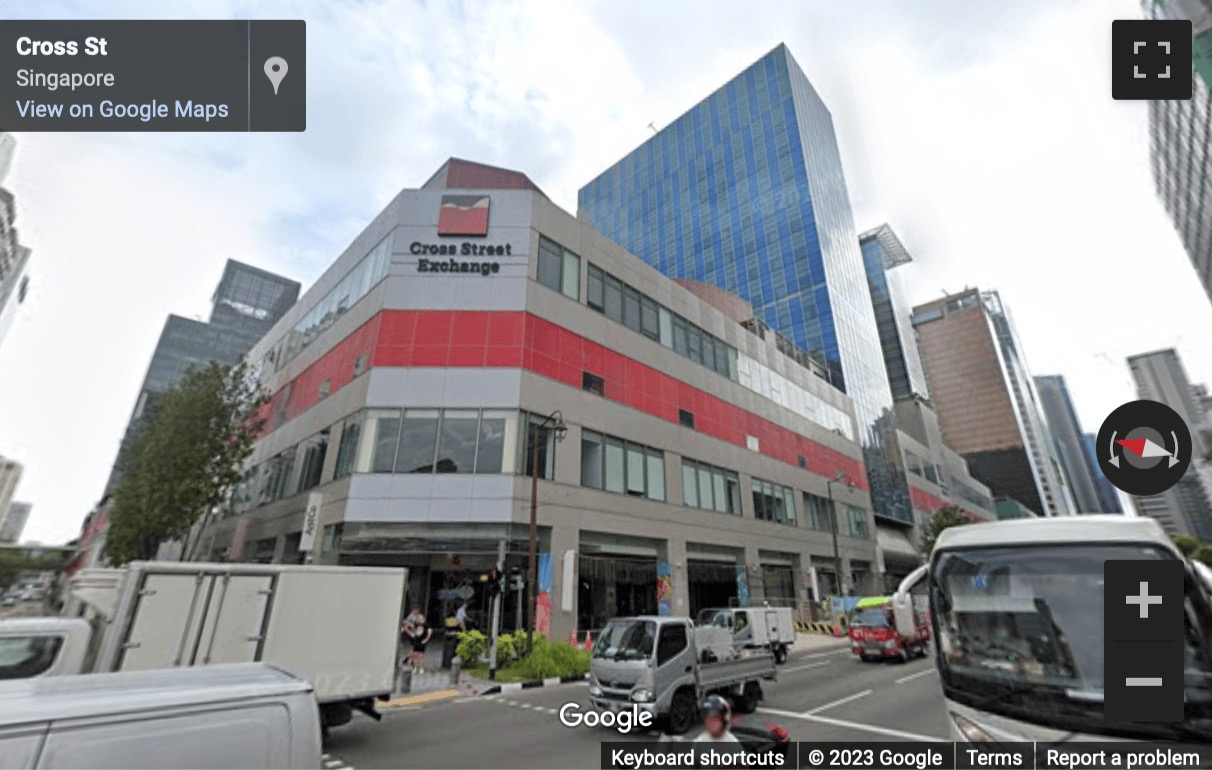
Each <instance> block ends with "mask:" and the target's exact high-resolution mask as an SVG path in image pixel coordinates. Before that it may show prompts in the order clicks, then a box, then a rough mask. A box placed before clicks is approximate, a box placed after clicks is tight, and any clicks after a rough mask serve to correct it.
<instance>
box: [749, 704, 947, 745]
mask: <svg viewBox="0 0 1212 770" xmlns="http://www.w3.org/2000/svg"><path fill="white" fill-rule="evenodd" d="M758 713H759V714H773V715H774V716H778V717H787V718H789V719H803V720H805V721H808V722H817V723H819V724H825V725H833V726H834V727H848V728H850V729H851V730H861V731H863V732H868V733H875V734H876V735H887V736H890V737H893V738H903V739H905V740H908V741H922V742H924V743H945V742H947V739H946V738H939V737H937V736H934V735H920V734H918V733H909V732H905V731H904V730H891V729H889V728H887V727H876V726H875V725H865V724H862V723H861V722H850V721H848V720H845V719H833V718H831V717H818V716H813V715H812V714H797V713H796V712H794V711H782V710H780V709H767V708H760V709H758Z"/></svg>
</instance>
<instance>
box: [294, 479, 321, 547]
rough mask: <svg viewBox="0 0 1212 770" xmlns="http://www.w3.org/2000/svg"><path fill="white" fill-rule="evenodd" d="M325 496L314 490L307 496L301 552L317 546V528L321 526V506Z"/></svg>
mask: <svg viewBox="0 0 1212 770" xmlns="http://www.w3.org/2000/svg"><path fill="white" fill-rule="evenodd" d="M323 503H324V496H323V495H321V494H320V493H319V492H312V493H311V494H310V495H308V496H307V510H306V511H304V512H303V533H302V534H301V535H300V537H299V552H300V553H303V552H305V551H311V550H313V549H314V548H315V546H316V530H318V529H319V528H320V506H321V505H322V504H323Z"/></svg>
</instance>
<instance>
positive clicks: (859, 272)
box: [578, 45, 912, 523]
mask: <svg viewBox="0 0 1212 770" xmlns="http://www.w3.org/2000/svg"><path fill="white" fill-rule="evenodd" d="M578 204H579V210H580V216H581V217H582V219H584V220H585V221H586V222H587V223H588V224H589V225H590V226H591V227H593V228H594V229H595V230H598V231H599V232H601V233H603V234H605V235H606V236H607V237H609V238H611V239H612V240H614V241H615V242H617V243H618V244H619V245H621V246H623V247H624V248H626V249H627V250H628V251H630V252H631V253H633V254H636V255H637V256H639V257H641V258H643V259H644V260H645V261H646V262H647V263H648V264H650V265H652V266H653V267H655V268H656V269H658V270H660V271H661V272H662V273H664V274H666V275H669V276H672V277H675V278H691V279H694V280H698V281H703V282H707V283H711V284H715V285H717V286H720V287H722V288H724V289H727V290H728V291H731V292H734V293H736V294H738V295H740V296H741V297H743V298H744V299H745V300H746V301H748V302H750V303H751V304H752V305H753V307H754V311H755V314H756V315H757V316H758V317H759V318H760V319H761V320H763V321H765V322H766V323H767V324H768V325H769V326H771V327H772V328H774V329H776V330H777V331H778V332H780V333H781V334H783V335H784V336H786V337H788V338H789V339H791V340H792V341H793V342H795V343H796V344H797V345H798V346H799V347H801V348H804V349H805V350H807V351H808V352H809V353H810V354H811V355H812V357H813V358H815V359H816V360H818V361H819V362H820V363H821V364H822V365H823V366H824V367H825V369H826V370H827V372H828V375H829V378H830V381H831V382H832V383H833V384H834V385H835V386H837V387H838V388H839V389H841V390H843V391H845V392H846V393H847V394H848V395H849V396H850V397H851V398H852V399H853V400H854V404H855V410H856V412H857V414H858V417H859V421H860V424H861V426H862V431H863V436H862V443H863V445H864V449H865V453H866V458H865V459H866V463H867V470H868V476H869V481H870V487H871V498H872V504H873V507H874V509H875V512H876V515H877V516H880V517H883V518H885V519H894V520H897V521H901V522H905V523H910V522H912V512H911V507H910V504H909V493H908V487H907V486H906V483H905V480H904V475H903V472H900V471H898V470H897V466H898V465H899V463H898V462H897V459H898V458H897V454H898V452H899V450H898V449H897V448H896V445H897V442H896V434H895V428H896V421H895V417H894V413H893V411H892V405H893V404H892V392H891V388H890V387H889V383H888V375H887V371H886V369H885V366H884V356H883V352H882V350H881V348H880V339H879V332H878V329H877V326H876V319H875V313H874V311H873V308H872V302H871V295H870V293H869V291H868V287H867V276H866V274H865V271H864V269H863V257H862V254H861V253H860V251H859V245H858V235H857V232H856V229H855V225H854V215H853V212H852V211H851V208H850V199H849V196H848V193H847V190H846V182H845V177H844V175H843V173H842V161H841V156H840V154H839V152H838V146H837V137H836V134H835V132H834V127H833V118H832V116H831V115H830V113H829V110H828V108H826V106H825V104H824V102H822V101H821V98H820V96H818V95H817V93H816V91H815V90H814V89H813V87H812V84H811V83H809V82H808V78H807V77H806V76H805V75H804V72H803V70H801V69H800V67H799V65H798V64H797V63H796V62H795V60H794V59H793V58H792V56H791V54H790V53H789V52H788V50H787V48H786V46H784V45H779V46H778V47H777V48H775V49H774V50H772V51H771V52H770V53H768V54H766V55H765V56H763V57H762V58H761V59H759V60H758V61H757V62H756V63H754V64H753V65H752V66H750V67H749V68H748V69H746V70H745V71H744V72H742V73H741V74H740V75H738V76H737V77H736V78H734V79H733V80H731V81H730V82H728V83H727V84H726V85H724V86H723V87H722V88H720V89H719V90H718V91H716V92H715V93H713V94H711V95H710V96H708V97H707V98H706V99H704V100H703V101H702V102H700V103H699V104H698V105H696V106H695V107H693V108H691V109H690V111H689V112H687V113H685V114H684V115H682V116H681V117H679V118H678V119H677V120H675V121H674V122H673V123H672V124H670V125H669V126H667V127H665V128H664V129H663V130H661V131H659V132H658V133H657V134H656V135H655V136H653V137H652V138H651V139H649V140H648V141H647V142H645V143H644V144H643V145H641V146H640V147H639V148H637V149H636V150H635V151H633V152H632V153H631V154H630V155H628V156H627V157H625V158H623V159H622V160H621V161H619V162H618V163H616V164H615V165H614V166H612V167H611V168H609V169H608V170H606V171H605V172H604V173H602V174H601V176H599V177H598V178H596V179H594V180H593V181H592V182H590V183H589V184H588V185H586V186H585V187H584V188H582V190H581V191H580V195H579V200H578Z"/></svg>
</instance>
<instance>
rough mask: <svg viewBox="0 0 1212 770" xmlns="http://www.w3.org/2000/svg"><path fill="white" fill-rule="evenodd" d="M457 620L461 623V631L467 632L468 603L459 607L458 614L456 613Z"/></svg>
mask: <svg viewBox="0 0 1212 770" xmlns="http://www.w3.org/2000/svg"><path fill="white" fill-rule="evenodd" d="M455 620H457V621H458V622H459V630H460V631H466V630H467V602H463V603H462V604H460V605H459V610H458V612H456V613H455Z"/></svg>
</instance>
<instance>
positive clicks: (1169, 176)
mask: <svg viewBox="0 0 1212 770" xmlns="http://www.w3.org/2000/svg"><path fill="white" fill-rule="evenodd" d="M1144 6H1145V13H1146V16H1148V17H1149V18H1154V19H1174V18H1185V19H1190V20H1191V21H1192V24H1193V28H1194V33H1195V46H1194V52H1195V65H1196V66H1195V68H1194V69H1193V70H1192V71H1191V72H1190V73H1185V72H1184V73H1179V74H1180V76H1181V77H1188V76H1189V77H1191V79H1192V81H1193V84H1192V94H1191V96H1192V98H1191V99H1187V100H1182V99H1173V100H1153V101H1150V102H1149V103H1148V105H1149V150H1150V158H1151V165H1152V171H1153V182H1154V186H1155V188H1156V190H1157V194H1158V196H1159V197H1160V198H1161V201H1162V204H1163V205H1164V206H1165V208H1166V212H1167V213H1168V214H1169V215H1170V219H1171V220H1173V222H1174V227H1175V229H1176V230H1177V231H1178V235H1179V238H1180V239H1181V240H1182V243H1183V247H1184V248H1185V249H1186V252H1187V256H1188V257H1190V259H1191V263H1192V264H1193V265H1194V266H1195V272H1196V274H1197V275H1198V276H1199V279H1200V281H1201V282H1202V283H1203V285H1204V290H1205V291H1206V292H1207V293H1208V295H1209V297H1212V205H1210V204H1209V190H1212V88H1210V86H1212V0H1166V1H1164V2H1158V0H1145V3H1144Z"/></svg>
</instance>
